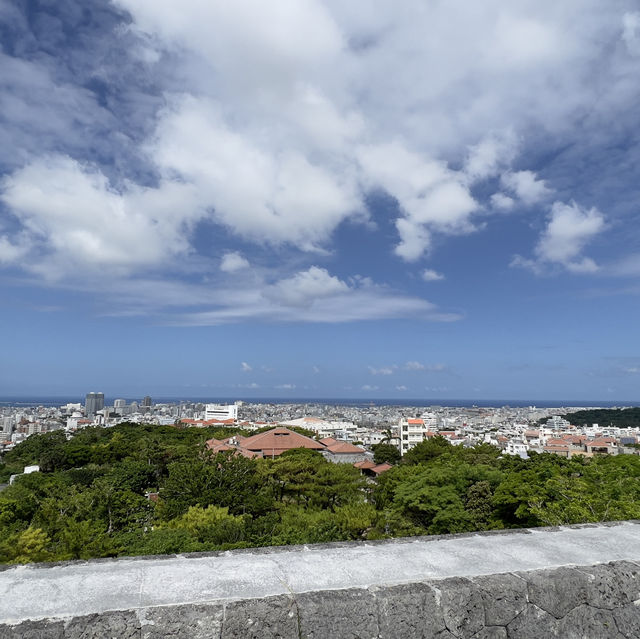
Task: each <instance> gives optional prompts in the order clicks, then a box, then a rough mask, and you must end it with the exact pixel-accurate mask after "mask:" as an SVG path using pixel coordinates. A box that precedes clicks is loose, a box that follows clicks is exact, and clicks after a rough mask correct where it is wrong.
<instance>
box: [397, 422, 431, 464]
mask: <svg viewBox="0 0 640 639" xmlns="http://www.w3.org/2000/svg"><path fill="white" fill-rule="evenodd" d="M435 425H436V416H435V415H433V413H425V415H423V416H422V417H420V418H416V419H411V418H409V419H405V418H402V419H401V420H400V421H399V422H398V431H399V433H400V446H399V448H400V454H401V455H404V454H405V453H406V452H407V451H408V450H411V449H412V448H413V447H414V446H415V445H416V444H419V443H420V442H421V441H423V440H425V439H426V438H427V437H430V436H433V435H434V432H433V431H432V430H431V428H435Z"/></svg>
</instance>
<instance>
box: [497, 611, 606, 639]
mask: <svg viewBox="0 0 640 639" xmlns="http://www.w3.org/2000/svg"><path fill="white" fill-rule="evenodd" d="M507 637H509V639H557V638H558V637H560V635H559V634H558V621H557V619H556V618H555V617H553V616H551V615H550V614H549V613H548V612H545V611H544V610H541V609H540V608H538V606H534V605H533V604H529V605H528V606H527V607H526V608H525V609H524V610H523V611H522V612H521V613H520V614H519V615H518V616H517V617H516V618H515V619H514V620H513V621H512V622H511V623H510V624H509V625H508V626H507ZM594 639H595V637H594ZM600 639H604V637H602V638H600Z"/></svg>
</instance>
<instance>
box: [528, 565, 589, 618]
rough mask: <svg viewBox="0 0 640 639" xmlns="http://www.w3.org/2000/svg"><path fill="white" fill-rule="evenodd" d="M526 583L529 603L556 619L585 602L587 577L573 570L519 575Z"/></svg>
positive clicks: (544, 571) (541, 571) (542, 571)
mask: <svg viewBox="0 0 640 639" xmlns="http://www.w3.org/2000/svg"><path fill="white" fill-rule="evenodd" d="M520 576H521V577H522V578H523V579H524V580H525V581H526V582H527V589H528V592H529V601H530V602H531V603H533V604H535V605H536V606H538V607H539V608H542V610H545V611H546V612H548V613H549V614H550V615H553V616H554V617H555V618H556V619H560V618H562V617H564V616H565V615H566V614H567V613H568V612H569V611H570V610H573V609H574V608H575V607H576V606H579V605H581V604H583V603H586V601H587V592H588V590H589V577H588V576H587V575H586V574H585V573H584V572H580V571H579V570H576V569H575V568H557V569H556V570H536V571H535V572H529V573H521V575H520Z"/></svg>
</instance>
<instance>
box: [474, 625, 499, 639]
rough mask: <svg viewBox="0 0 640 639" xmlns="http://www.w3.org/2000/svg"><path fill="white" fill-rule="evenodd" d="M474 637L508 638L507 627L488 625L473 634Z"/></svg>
mask: <svg viewBox="0 0 640 639" xmlns="http://www.w3.org/2000/svg"><path fill="white" fill-rule="evenodd" d="M473 639H507V629H506V628H504V627H503V626H487V627H486V628H483V629H482V630H481V631H480V632H477V633H476V634H475V635H473Z"/></svg>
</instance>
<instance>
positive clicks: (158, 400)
mask: <svg viewBox="0 0 640 639" xmlns="http://www.w3.org/2000/svg"><path fill="white" fill-rule="evenodd" d="M118 397H121V398H122V399H125V400H126V401H127V402H131V401H141V400H142V397H123V396H121V395H118V396H116V395H114V396H113V397H110V396H106V397H105V402H106V404H107V405H111V404H113V400H114V399H116V398H118ZM153 401H154V403H155V404H178V403H180V402H190V403H207V402H210V403H211V402H213V403H217V402H219V403H227V402H234V401H243V402H246V403H248V404H328V405H333V406H368V405H372V406H415V407H417V408H422V407H429V406H447V407H452V408H472V407H474V406H477V407H478V408H501V407H503V406H510V407H511V408H526V407H527V406H536V407H537V408H565V407H580V408H623V407H624V408H628V407H631V406H640V402H638V401H622V400H617V401H601V400H594V401H584V400H571V399H566V400H545V399H436V398H427V399H398V398H391V399H369V398H346V397H343V398H340V397H301V398H295V397H293V398H292V397H235V396H231V395H228V396H225V397H212V396H208V397H154V398H153ZM68 403H84V395H74V396H71V395H61V396H27V395H25V396H17V395H15V396H6V397H0V407H2V406H25V407H29V406H61V405H63V404H68Z"/></svg>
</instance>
